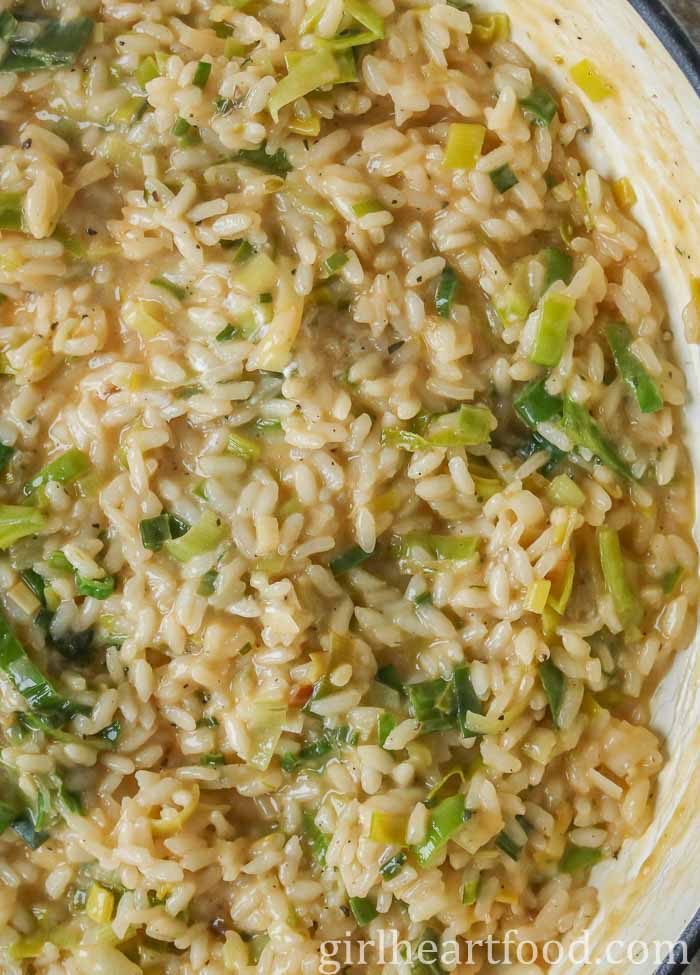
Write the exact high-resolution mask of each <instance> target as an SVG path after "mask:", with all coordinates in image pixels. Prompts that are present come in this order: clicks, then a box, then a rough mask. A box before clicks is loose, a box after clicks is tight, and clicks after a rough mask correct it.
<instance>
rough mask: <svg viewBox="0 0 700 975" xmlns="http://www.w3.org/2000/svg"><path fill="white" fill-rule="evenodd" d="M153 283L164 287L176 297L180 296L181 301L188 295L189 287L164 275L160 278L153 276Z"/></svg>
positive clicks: (157, 286)
mask: <svg viewBox="0 0 700 975" xmlns="http://www.w3.org/2000/svg"><path fill="white" fill-rule="evenodd" d="M151 284H152V285H154V286H155V287H156V288H162V289H163V291H167V292H168V293H169V294H171V295H172V296H173V297H174V298H179V299H180V301H184V299H185V298H186V297H187V289H186V288H183V287H181V286H180V285H179V284H176V283H175V282H174V281H171V280H170V279H169V278H166V277H163V276H162V275H161V276H160V277H158V278H152V279H151Z"/></svg>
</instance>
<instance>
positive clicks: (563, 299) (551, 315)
mask: <svg viewBox="0 0 700 975" xmlns="http://www.w3.org/2000/svg"><path fill="white" fill-rule="evenodd" d="M575 306H576V302H575V301H574V299H573V298H569V297H568V296H567V295H563V294H558V293H556V292H554V293H552V292H550V293H548V294H546V295H545V297H544V298H543V299H542V307H541V310H540V317H539V322H538V324H537V332H536V334H535V341H534V343H533V345H532V349H531V350H530V361H531V362H534V363H536V364H537V365H538V366H556V365H557V363H558V362H559V360H560V359H561V357H562V355H563V352H564V346H565V345H566V335H567V331H568V328H569V320H570V318H571V315H572V313H573V311H574V308H575Z"/></svg>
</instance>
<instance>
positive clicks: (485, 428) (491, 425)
mask: <svg viewBox="0 0 700 975" xmlns="http://www.w3.org/2000/svg"><path fill="white" fill-rule="evenodd" d="M496 426H497V421H496V418H495V416H494V415H493V413H492V412H491V410H489V409H488V408H487V407H485V406H465V405H464V404H462V406H460V408H459V409H458V410H456V411H455V412H454V413H445V414H443V415H442V416H439V417H438V418H437V419H436V420H434V421H433V422H432V423H431V424H430V426H429V427H428V431H427V433H428V436H427V439H428V440H429V442H430V443H431V444H434V445H435V446H438V447H471V446H476V445H478V444H483V443H488V442H489V439H490V437H491V433H492V431H493V430H495V429H496Z"/></svg>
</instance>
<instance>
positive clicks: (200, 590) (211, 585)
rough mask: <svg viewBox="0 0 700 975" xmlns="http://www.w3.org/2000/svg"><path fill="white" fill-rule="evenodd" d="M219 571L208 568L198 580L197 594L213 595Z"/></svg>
mask: <svg viewBox="0 0 700 975" xmlns="http://www.w3.org/2000/svg"><path fill="white" fill-rule="evenodd" d="M218 575H219V573H218V572H217V571H216V569H208V570H207V571H206V572H205V573H204V575H203V576H202V578H201V579H200V580H199V586H198V587H197V595H198V596H213V594H214V593H215V591H216V580H217V578H218Z"/></svg>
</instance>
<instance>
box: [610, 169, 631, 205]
mask: <svg viewBox="0 0 700 975" xmlns="http://www.w3.org/2000/svg"><path fill="white" fill-rule="evenodd" d="M612 192H613V196H614V197H615V202H616V203H617V205H618V206H619V207H620V209H621V210H629V208H630V207H633V206H634V204H635V203H636V202H637V194H636V193H635V191H634V186H633V185H632V183H631V182H630V180H629V179H628V178H627V176H623V177H622V178H621V179H616V180H615V182H614V183H613V185H612Z"/></svg>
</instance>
